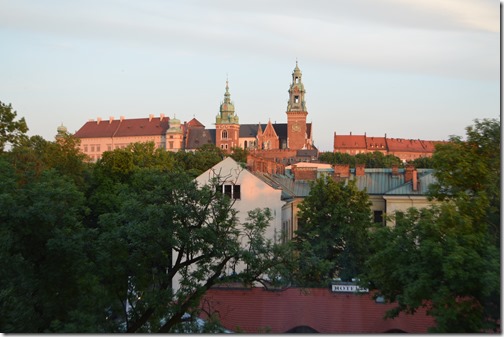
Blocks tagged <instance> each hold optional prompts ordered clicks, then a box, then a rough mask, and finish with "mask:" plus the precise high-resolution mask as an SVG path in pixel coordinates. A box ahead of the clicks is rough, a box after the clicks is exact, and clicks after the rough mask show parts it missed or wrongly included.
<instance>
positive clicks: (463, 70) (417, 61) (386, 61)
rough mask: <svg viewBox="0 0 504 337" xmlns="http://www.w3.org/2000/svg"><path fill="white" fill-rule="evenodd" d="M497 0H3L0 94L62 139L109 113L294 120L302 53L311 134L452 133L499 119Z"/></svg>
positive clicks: (328, 137)
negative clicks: (224, 110) (227, 109)
mask: <svg viewBox="0 0 504 337" xmlns="http://www.w3.org/2000/svg"><path fill="white" fill-rule="evenodd" d="M499 6H500V3H499V1H496V0H421V1H420V0H310V1H298V0H291V1H286V0H254V1H236V0H212V1H208V0H184V1H169V0H142V1H132V0H87V1H68V0H67V1H64V0H59V1H58V0H45V1H35V0H16V1H12V0H10V1H9V0H0V41H1V46H2V52H1V53H0V78H1V81H0V101H2V102H4V103H12V105H13V107H14V109H15V110H16V111H17V113H18V116H19V117H25V119H26V121H27V123H28V127H29V128H30V131H29V134H30V135H41V136H43V137H44V138H46V139H47V140H53V139H54V135H55V134H56V128H57V127H58V126H59V125H61V124H64V125H65V126H66V127H67V128H68V130H69V131H70V132H75V131H77V130H78V129H79V128H80V127H81V126H82V125H83V124H84V123H85V122H86V121H87V120H89V119H96V118H97V117H102V118H104V119H106V118H108V117H109V116H114V117H115V118H119V116H125V117H126V118H141V117H148V116H149V114H154V115H156V116H159V114H161V113H163V114H165V115H167V116H169V117H173V116H174V115H175V116H176V117H177V118H178V119H181V120H182V121H188V120H190V119H191V118H193V117H196V118H197V119H198V120H199V121H200V122H202V123H203V124H205V125H206V127H207V128H213V127H214V126H213V123H215V116H216V115H217V113H218V111H219V104H220V102H221V101H222V99H223V97H224V96H223V95H224V92H225V84H226V83H225V82H226V78H228V79H229V86H230V93H231V99H232V100H233V101H234V103H235V107H236V114H237V115H238V116H239V118H240V122H241V123H259V122H261V123H266V122H268V120H271V121H272V122H278V123H285V122H286V120H287V119H286V114H285V111H286V107H287V99H288V93H287V90H288V88H289V84H290V82H291V74H292V71H293V69H294V67H295V63H296V59H297V60H298V62H299V67H300V69H301V71H302V73H303V83H304V84H305V88H306V91H307V92H306V105H307V108H308V113H309V114H308V121H309V122H312V123H313V129H314V142H315V145H316V146H318V147H319V149H320V150H322V151H328V150H331V149H332V145H333V135H334V133H335V132H336V133H338V134H348V133H349V132H352V133H353V134H364V133H367V135H369V136H383V135H384V134H387V136H388V137H394V138H413V139H418V138H420V139H427V140H443V139H447V138H448V137H449V136H450V135H464V134H465V130H464V128H465V127H466V126H468V125H470V124H472V123H473V120H474V119H476V118H478V119H481V118H499V116H500V80H499V76H500V64H499V62H500V55H499V53H500V37H499V32H500V23H499V10H500V9H499Z"/></svg>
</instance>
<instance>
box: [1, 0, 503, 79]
mask: <svg viewBox="0 0 504 337" xmlns="http://www.w3.org/2000/svg"><path fill="white" fill-rule="evenodd" d="M50 4H51V2H50V1H49V5H48V4H47V3H44V4H41V3H38V2H33V1H29V0H25V1H23V0H19V1H16V2H8V3H5V2H4V3H3V4H2V7H4V8H3V10H1V11H0V27H2V26H3V27H7V28H10V29H18V30H22V31H26V32H31V33H33V34H42V35H44V34H45V35H48V36H51V37H62V39H65V41H56V42H55V44H62V45H63V44H65V45H68V44H70V43H71V42H69V41H73V43H79V42H80V41H79V40H85V41H92V42H98V43H101V42H105V44H109V45H120V46H125V47H132V48H137V47H141V48H148V49H156V50H164V51H166V52H170V53H177V54H180V55H198V54H202V53H203V54H206V55H214V56H217V57H219V56H221V57H223V58H226V57H233V56H234V57H236V58H243V57H250V56H251V55H252V56H256V57H257V56H259V55H269V56H270V57H276V58H279V57H285V55H292V57H296V56H297V57H300V58H310V59H313V60H315V61H318V62H327V63H339V64H340V65H342V66H348V65H350V66H355V67H368V68H372V69H377V70H396V71H409V72H417V73H430V74H435V75H439V76H454V77H461V76H462V77H464V78H478V79H497V78H498V76H499V75H498V71H497V69H498V66H499V65H498V57H499V49H498V34H496V32H498V31H499V12H498V9H499V8H498V5H496V4H495V1H492V0H443V1H439V0H421V1H411V0H381V1H376V0H352V1H332V0H331V1H330V0H312V1H310V2H305V1H300V0H289V1H287V0H277V1H269V0H255V1H248V2H244V1H234V0H214V1H211V2H209V1H201V0H186V1H183V2H178V1H176V2H175V1H172V2H171V1H160V0H145V1H142V2H141V3H139V2H137V1H131V0H130V1H126V0H122V1H121V0H109V1H96V0H95V1H93V0H89V1H86V2H56V3H53V5H52V6H51V5H50ZM494 7H495V8H494ZM56 39H57V38H56ZM488 60H492V61H491V62H489V61H488Z"/></svg>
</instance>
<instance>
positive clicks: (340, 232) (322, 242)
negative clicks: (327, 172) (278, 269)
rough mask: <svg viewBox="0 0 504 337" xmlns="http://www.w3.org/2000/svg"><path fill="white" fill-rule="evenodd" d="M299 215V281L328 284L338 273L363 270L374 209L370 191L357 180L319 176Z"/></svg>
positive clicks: (344, 276)
mask: <svg viewBox="0 0 504 337" xmlns="http://www.w3.org/2000/svg"><path fill="white" fill-rule="evenodd" d="M298 217H299V229H298V231H297V232H296V237H295V239H294V245H295V248H296V250H297V251H298V253H299V266H298V270H297V274H298V275H296V276H295V278H296V279H297V280H296V281H297V282H298V283H300V284H302V285H308V286H326V285H327V282H328V281H329V280H331V279H333V278H335V277H340V278H341V279H342V280H351V279H352V278H353V277H356V276H357V275H358V274H359V273H360V272H361V267H362V266H363V264H364V261H365V259H366V257H367V254H368V243H367V238H368V228H369V227H370V226H371V209H370V201H369V197H368V195H367V193H366V192H364V191H359V190H358V189H357V186H356V185H355V182H354V181H352V180H350V181H348V183H345V182H343V181H342V182H335V181H333V180H332V179H329V178H320V179H317V180H316V181H315V182H314V183H313V184H312V186H311V191H310V195H309V196H308V197H306V198H305V199H304V200H303V202H302V203H301V204H300V205H299V213H298Z"/></svg>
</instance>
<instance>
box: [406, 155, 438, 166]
mask: <svg viewBox="0 0 504 337" xmlns="http://www.w3.org/2000/svg"><path fill="white" fill-rule="evenodd" d="M408 165H413V166H414V167H416V168H434V161H433V159H432V157H420V158H417V159H414V160H409V161H408Z"/></svg>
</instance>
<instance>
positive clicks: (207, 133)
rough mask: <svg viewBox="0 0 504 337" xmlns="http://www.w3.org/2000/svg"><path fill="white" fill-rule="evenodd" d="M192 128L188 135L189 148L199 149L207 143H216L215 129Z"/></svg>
mask: <svg viewBox="0 0 504 337" xmlns="http://www.w3.org/2000/svg"><path fill="white" fill-rule="evenodd" d="M213 131H214V132H213V135H212V132H211V130H207V129H203V128H190V129H189V130H188V135H187V146H186V148H187V149H198V148H200V147H201V146H203V145H205V144H215V130H213Z"/></svg>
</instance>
